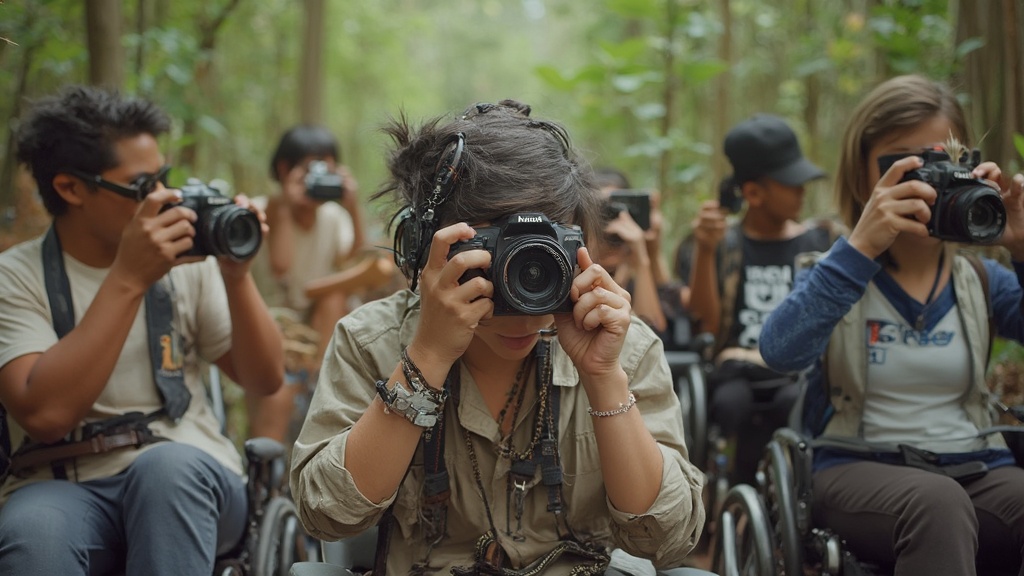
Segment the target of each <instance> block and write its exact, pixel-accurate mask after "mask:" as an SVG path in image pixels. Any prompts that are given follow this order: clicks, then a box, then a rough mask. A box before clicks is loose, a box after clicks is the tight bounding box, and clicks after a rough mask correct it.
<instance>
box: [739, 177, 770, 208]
mask: <svg viewBox="0 0 1024 576" xmlns="http://www.w3.org/2000/svg"><path fill="white" fill-rule="evenodd" d="M740 191H741V192H742V193H743V199H744V200H746V201H747V206H761V204H762V203H763V201H764V193H765V189H764V186H762V185H761V183H760V182H758V181H757V180H748V181H747V182H744V183H743V185H742V186H741V187H740Z"/></svg>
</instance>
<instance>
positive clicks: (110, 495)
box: [0, 86, 284, 575]
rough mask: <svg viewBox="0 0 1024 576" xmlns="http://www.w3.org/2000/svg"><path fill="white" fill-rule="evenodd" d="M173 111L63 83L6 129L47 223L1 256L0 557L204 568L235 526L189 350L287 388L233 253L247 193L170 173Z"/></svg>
mask: <svg viewBox="0 0 1024 576" xmlns="http://www.w3.org/2000/svg"><path fill="white" fill-rule="evenodd" d="M169 123H170V122H169V119H168V118H167V116H166V115H165V113H164V112H163V111H161V110H160V109H159V108H158V107H157V106H155V105H154V104H152V103H150V102H146V101H143V100H137V99H132V98H128V97H124V96H121V95H118V94H116V93H112V92H107V91H105V90H103V89H100V88H94V87H84V86H72V87H68V88H66V89H64V90H63V91H62V92H61V93H60V94H59V95H56V96H52V97H48V98H45V99H42V100H40V101H39V102H38V103H37V105H36V106H35V107H34V108H33V110H32V111H31V112H30V113H29V114H28V115H27V116H26V117H25V118H24V119H23V120H22V122H21V123H20V126H19V128H18V134H17V150H18V159H19V160H20V161H22V162H24V163H25V164H26V165H27V166H28V167H29V168H30V169H31V171H32V174H33V176H34V177H35V180H36V182H37V185H38V187H39V194H40V196H41V197H42V200H43V204H44V205H45V207H46V209H47V210H48V211H49V212H50V214H52V215H53V225H52V227H51V228H50V230H49V231H48V232H47V233H46V234H45V235H44V236H43V237H40V238H36V239H34V240H30V241H27V242H24V243H22V244H19V245H17V246H15V247H13V248H11V249H9V250H7V251H5V252H3V253H2V254H0V403H2V407H3V409H5V410H6V418H5V420H4V427H3V436H4V437H3V439H2V440H3V441H2V442H0V446H2V451H3V456H4V460H5V462H4V464H8V465H9V466H4V476H5V478H4V481H3V486H2V496H3V498H4V499H5V502H4V504H3V507H2V508H0V573H2V574H40V575H42V574H46V575H50V574H62V575H64V574H83V575H86V574H106V573H109V572H117V571H125V572H127V573H128V574H167V575H181V574H210V573H211V572H212V571H213V565H214V558H215V556H216V555H217V554H219V553H224V552H226V551H228V550H230V549H231V548H232V547H233V546H234V545H235V544H237V542H238V541H239V539H240V537H241V536H242V533H243V530H244V529H245V525H246V517H247V510H246V507H247V505H246V494H245V484H244V481H243V478H242V473H243V472H242V464H241V459H240V457H239V455H238V453H237V451H236V450H235V448H234V446H233V444H232V443H231V441H230V440H228V439H227V438H225V437H224V436H222V435H221V434H220V433H219V430H220V425H219V423H218V422H217V419H216V418H215V416H214V414H213V411H212V410H211V407H210V406H209V403H208V401H207V399H206V393H205V389H204V387H203V383H202V380H201V373H200V363H201V361H208V362H212V363H215V364H216V365H217V366H218V367H219V368H220V369H221V370H223V371H224V372H225V373H226V374H228V375H229V376H230V377H231V378H232V380H234V381H236V382H238V383H239V384H240V385H241V386H242V387H244V388H245V389H246V390H248V391H249V392H251V393H255V394H270V393H272V392H274V391H275V390H277V388H278V387H279V386H280V385H281V381H282V379H283V373H284V369H283V360H282V351H281V339H280V334H279V332H278V330H277V327H276V326H275V324H274V322H273V319H272V318H271V317H270V314H269V312H268V311H267V308H266V306H265V305H264V303H263V299H262V298H261V297H260V295H259V292H258V291H257V289H256V284H255V283H254V281H253V278H252V276H251V275H250V274H249V263H250V260H246V259H245V258H247V257H248V256H251V255H252V253H254V252H255V250H256V248H257V247H258V246H259V236H258V235H259V234H261V228H264V227H265V225H264V224H263V223H262V222H261V220H262V214H261V213H260V212H259V211H255V210H254V211H250V209H251V207H248V206H247V200H246V199H245V198H244V197H238V198H236V199H235V201H236V202H237V205H235V204H231V203H230V202H228V201H227V200H226V199H225V198H223V197H221V196H219V195H218V194H217V193H216V191H214V190H212V189H208V188H205V187H203V186H201V185H197V186H192V187H190V188H191V192H189V191H188V190H186V191H184V192H182V191H178V190H173V189H169V188H167V187H166V186H165V184H164V182H165V180H166V176H167V171H168V168H169V167H168V166H166V165H165V160H164V156H163V154H162V153H161V151H160V147H159V144H158V142H157V137H158V136H159V135H161V134H163V133H165V132H166V131H167V130H168V128H169ZM247 208H249V209H247ZM253 233H255V234H257V236H252V234H253ZM239 240H241V242H238V241H239ZM221 249H223V250H224V251H220V250H221ZM205 254H215V255H217V256H218V258H216V259H213V258H207V257H206V256H205ZM7 457H10V459H9V461H7Z"/></svg>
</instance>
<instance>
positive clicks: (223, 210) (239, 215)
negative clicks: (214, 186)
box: [206, 204, 263, 261]
mask: <svg viewBox="0 0 1024 576" xmlns="http://www.w3.org/2000/svg"><path fill="white" fill-rule="evenodd" d="M206 222H207V226H206V228H207V230H206V239H207V241H208V243H209V245H208V249H209V250H208V251H209V253H210V254H212V255H214V256H228V257H230V258H232V259H234V260H238V261H241V260H248V259H249V258H251V257H252V256H253V255H255V254H256V251H257V250H259V248H260V243H261V242H262V240H263V233H262V231H261V230H260V220H259V218H257V217H256V215H255V214H253V213H252V212H250V211H248V210H246V209H245V208H242V207H241V206H236V205H234V204H229V205H225V206H219V207H217V208H214V209H212V210H210V212H209V214H208V219H207V221H206Z"/></svg>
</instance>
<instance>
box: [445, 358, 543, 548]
mask: <svg viewBox="0 0 1024 576" xmlns="http://www.w3.org/2000/svg"><path fill="white" fill-rule="evenodd" d="M536 350H537V349H536V348H534V352H533V353H532V354H531V355H530V356H529V357H527V358H526V359H524V361H523V363H522V365H520V367H519V371H518V372H517V374H516V380H515V382H514V383H513V385H512V388H510V389H509V392H508V397H507V399H506V402H505V406H504V407H502V409H501V411H500V412H499V414H498V423H499V427H500V426H501V425H502V423H503V422H504V420H505V415H506V414H507V413H508V409H509V408H512V429H511V430H510V431H509V434H508V436H507V439H506V440H505V443H504V445H501V446H499V450H498V452H499V456H500V457H504V458H509V459H510V460H512V461H513V462H516V461H522V460H529V459H530V458H532V457H533V453H534V450H535V448H536V446H537V443H538V442H540V438H541V435H542V434H543V430H544V423H545V421H547V422H551V415H549V414H546V412H549V410H548V404H549V403H548V394H549V391H550V387H551V383H550V371H548V372H547V373H546V374H545V376H548V377H547V378H538V379H537V382H536V385H537V388H538V390H537V410H538V412H537V414H536V416H537V417H536V418H535V419H534V430H533V434H532V437H531V439H530V443H529V445H528V446H527V447H526V449H525V450H523V451H517V450H516V449H515V445H514V443H513V437H514V436H515V434H514V431H515V422H516V420H518V417H519V411H520V409H521V408H522V404H523V399H524V398H525V390H526V383H527V382H528V380H529V379H528V378H526V377H525V375H526V374H527V368H529V367H530V366H532V365H533V363H534V361H535V360H536V358H535V356H536ZM546 364H548V365H549V364H550V362H546ZM538 376H539V375H538ZM513 398H515V402H514V404H513ZM462 438H463V441H464V442H465V444H466V450H467V451H468V452H469V461H470V464H472V467H473V481H474V482H475V483H476V487H477V490H479V492H480V499H481V500H482V501H483V504H484V512H485V513H486V515H487V525H488V528H490V531H491V533H493V534H495V535H497V534H498V530H497V528H496V526H495V524H494V516H493V514H492V513H491V504H490V501H489V500H488V498H487V491H486V490H485V488H484V482H483V476H482V474H481V472H480V461H479V459H478V458H477V455H476V450H474V448H473V441H472V438H471V437H470V435H469V430H467V429H466V428H463V429H462ZM511 495H512V474H511V473H510V474H508V475H507V476H506V507H507V508H508V509H509V510H510V509H511V506H512V502H511ZM510 511H511V510H510ZM511 516H512V515H511V514H507V515H506V517H507V518H510V517H511ZM517 518H519V519H520V523H521V514H517ZM506 533H507V534H511V533H512V531H511V526H506ZM517 539H519V538H517ZM485 559H486V560H487V562H490V563H492V564H495V565H500V561H501V547H500V546H499V545H498V544H497V541H495V542H493V543H492V544H491V546H490V547H489V548H488V550H487V551H486V553H485Z"/></svg>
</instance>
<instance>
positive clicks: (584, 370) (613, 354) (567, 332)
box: [555, 248, 631, 384]
mask: <svg viewBox="0 0 1024 576" xmlns="http://www.w3.org/2000/svg"><path fill="white" fill-rule="evenodd" d="M577 261H578V262H579V265H580V269H581V270H582V271H581V272H580V274H579V275H578V276H576V278H575V279H574V280H573V283H572V288H571V290H570V297H571V298H572V301H573V302H575V304H574V306H573V309H572V313H571V314H556V315H555V325H556V326H557V327H558V342H559V344H560V345H561V346H562V349H563V350H565V353H566V354H568V355H569V358H570V359H571V360H572V363H573V364H574V365H575V366H576V369H577V370H578V371H579V372H580V377H581V379H582V380H583V382H584V384H586V383H587V382H588V381H593V380H596V379H600V378H602V377H609V376H614V375H616V374H618V373H619V372H620V371H621V370H622V367H621V365H620V364H619V353H620V352H621V351H622V344H623V342H624V341H625V339H626V332H627V331H628V330H629V323H630V310H631V308H630V296H629V292H627V291H626V290H625V289H623V288H622V287H620V286H619V285H618V284H616V283H615V281H614V280H612V277H611V275H610V274H608V271H607V270H605V269H604V268H603V267H602V266H601V265H600V264H595V263H594V261H593V260H592V259H591V258H590V252H588V251H587V249H586V248H580V249H579V251H578V252H577Z"/></svg>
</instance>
